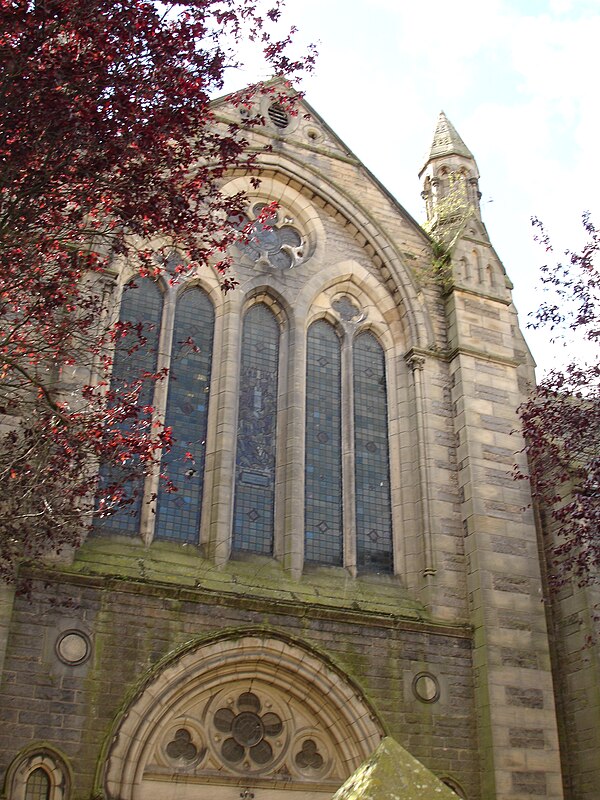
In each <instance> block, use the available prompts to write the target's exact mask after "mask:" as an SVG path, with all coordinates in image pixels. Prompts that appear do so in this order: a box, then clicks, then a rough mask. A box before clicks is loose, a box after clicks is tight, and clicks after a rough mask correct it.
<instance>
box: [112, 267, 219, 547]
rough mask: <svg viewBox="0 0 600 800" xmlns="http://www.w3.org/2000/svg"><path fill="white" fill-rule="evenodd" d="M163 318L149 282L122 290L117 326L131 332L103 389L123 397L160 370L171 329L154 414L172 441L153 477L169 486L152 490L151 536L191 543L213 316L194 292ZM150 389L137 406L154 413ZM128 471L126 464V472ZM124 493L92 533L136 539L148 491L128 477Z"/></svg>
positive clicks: (198, 500) (117, 475)
mask: <svg viewBox="0 0 600 800" xmlns="http://www.w3.org/2000/svg"><path fill="white" fill-rule="evenodd" d="M169 316H170V315H169V314H166V313H165V314H163V295H162V293H161V291H160V288H159V286H158V284H157V283H156V282H154V281H152V280H150V279H149V278H141V279H136V281H135V282H134V283H132V284H130V285H129V286H127V287H125V290H124V291H123V298H122V302H121V312H120V321H121V322H126V323H130V326H131V327H130V330H129V331H128V332H127V334H126V335H125V337H124V338H123V339H121V340H120V342H119V343H118V345H117V347H116V350H115V355H114V362H113V377H112V382H111V389H112V390H113V391H115V392H117V393H119V392H127V391H129V390H130V388H131V385H132V383H133V382H135V381H137V380H139V378H140V376H142V375H143V374H144V373H156V371H157V369H158V368H159V367H160V360H159V352H158V350H159V341H160V338H161V326H162V325H163V324H164V325H167V324H170V323H172V325H173V333H172V337H171V342H170V348H169V349H170V362H169V372H168V389H167V401H166V410H165V409H161V408H160V407H158V408H157V411H158V413H160V412H161V411H163V410H164V411H165V424H166V425H167V426H169V427H172V429H173V431H175V432H176V433H175V437H174V438H175V442H174V444H173V447H172V448H171V450H170V451H169V452H165V453H164V454H163V457H162V463H161V473H162V474H163V476H167V477H168V479H169V482H170V483H167V482H166V481H165V480H161V482H160V484H159V489H158V502H157V512H156V522H155V528H154V536H155V538H159V539H171V540H174V541H179V542H194V543H195V542H197V541H198V538H199V528H200V517H201V511H202V489H203V479H204V467H205V452H206V433H207V421H208V402H209V392H210V375H211V364H212V349H213V333H214V310H213V307H212V303H211V301H210V300H209V298H208V296H207V295H206V293H205V292H204V291H203V290H202V289H200V288H199V287H196V286H194V287H191V288H187V289H185V290H184V291H181V292H180V293H179V296H178V297H177V301H176V304H175V309H174V313H173V314H172V318H171V319H169ZM156 388H157V387H156V384H155V383H154V382H153V381H144V382H143V384H142V390H141V394H140V399H139V405H140V406H142V407H144V406H152V405H155V406H159V405H160V404H159V403H157V402H156V396H155V395H156ZM125 425H126V423H124V424H123V427H125ZM136 467H137V465H136V464H135V462H133V464H132V467H131V469H132V470H133V471H134V472H135V470H136ZM126 470H127V465H125V466H124V468H123V471H122V472H120V471H118V470H115V469H114V468H113V469H111V470H106V469H105V470H102V471H101V474H100V479H101V481H105V482H111V481H113V482H119V481H120V480H123V479H124V478H126V477H127V475H126ZM125 492H126V493H128V494H129V496H130V498H131V503H130V504H129V506H128V507H125V508H124V509H123V510H121V511H120V512H118V513H116V514H115V515H113V516H109V517H107V518H106V519H104V520H100V521H99V523H98V524H97V528H98V529H99V530H100V531H102V532H116V533H121V534H130V535H135V534H138V533H139V532H140V520H141V510H142V506H143V503H144V502H148V501H149V497H148V496H147V495H148V491H146V492H145V491H144V485H143V480H142V479H141V478H139V477H136V478H135V479H134V480H133V481H127V482H126V483H125Z"/></svg>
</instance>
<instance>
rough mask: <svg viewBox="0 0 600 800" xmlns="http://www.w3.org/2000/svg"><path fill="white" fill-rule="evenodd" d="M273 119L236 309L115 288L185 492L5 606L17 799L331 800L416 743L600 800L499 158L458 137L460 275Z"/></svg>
mask: <svg viewBox="0 0 600 800" xmlns="http://www.w3.org/2000/svg"><path fill="white" fill-rule="evenodd" d="M260 102H261V103H262V104H263V105H264V108H262V112H263V113H264V116H265V120H266V124H265V126H264V127H263V128H260V129H254V131H253V132H252V133H251V140H252V144H253V146H255V147H257V148H260V149H261V150H262V148H263V147H264V145H265V144H267V143H269V144H270V145H271V148H270V150H268V151H263V152H261V155H260V157H259V160H260V165H261V173H260V174H261V180H260V185H259V186H258V187H256V186H254V185H253V182H252V180H251V177H252V176H248V175H243V174H233V175H231V176H230V178H229V179H228V181H227V183H226V185H225V191H227V192H231V193H236V192H239V191H244V192H246V193H247V194H248V197H249V199H250V202H249V205H248V209H247V218H246V219H243V220H240V225H248V224H252V223H253V222H254V223H255V224H254V227H253V235H252V236H251V237H250V238H249V239H248V240H247V241H243V242H240V244H239V247H238V248H237V250H236V254H235V266H234V275H235V278H236V279H237V281H238V282H239V285H238V287H237V288H236V289H235V291H233V292H229V293H227V294H223V293H222V292H221V290H220V287H219V280H218V276H217V275H216V274H212V273H210V272H209V271H208V270H205V271H203V272H201V273H198V274H194V275H187V276H186V277H185V278H183V279H181V280H179V281H174V282H172V283H170V282H169V281H168V280H164V281H163V280H158V281H151V280H150V279H144V280H138V281H136V288H135V289H130V290H126V289H125V287H126V286H127V284H128V281H129V280H130V278H131V275H130V274H129V273H127V271H126V270H122V271H119V270H116V271H115V274H114V284H113V291H114V299H115V307H116V308H117V307H118V308H120V315H121V318H122V319H124V320H143V321H144V324H145V325H146V327H147V331H148V339H149V345H148V348H147V353H146V354H145V355H143V356H140V358H143V359H148V362H147V366H148V367H150V368H158V369H160V368H162V367H169V369H170V372H169V379H168V381H162V382H159V383H158V384H157V386H156V389H155V396H154V397H153V398H151V399H152V402H153V404H154V406H155V407H156V408H157V413H159V414H160V415H161V417H162V418H163V419H165V421H166V423H167V424H168V425H172V426H173V429H174V432H175V436H176V437H177V438H178V442H177V444H176V446H175V448H174V449H173V450H172V451H171V452H170V453H169V454H168V455H167V456H165V458H166V459H168V461H169V468H170V471H171V474H173V476H174V478H175V482H176V484H177V485H178V491H177V492H170V493H169V492H167V491H165V489H164V487H163V486H161V485H160V483H159V480H158V476H156V477H155V478H154V479H149V480H148V481H147V485H145V486H144V493H145V497H144V499H141V500H140V502H139V504H138V507H137V508H136V509H134V512H135V513H130V514H127V515H125V516H123V515H115V516H114V517H109V518H108V519H106V520H105V521H103V522H102V524H101V525H99V526H98V528H97V530H95V532H94V533H93V535H91V536H90V537H89V538H88V540H87V541H86V542H85V543H84V545H83V546H82V548H81V549H80V550H79V551H78V552H77V553H75V554H74V556H73V557H72V559H70V560H69V561H68V563H67V562H66V561H62V562H59V563H56V564H54V565H48V566H47V567H44V568H41V567H38V568H37V569H35V570H31V572H30V573H28V574H29V577H31V579H32V586H33V589H32V593H31V595H30V596H29V597H19V596H15V595H14V593H13V592H12V591H11V590H9V589H7V590H5V594H4V603H3V612H2V620H1V627H0V633H1V636H0V644H1V656H2V661H1V662H0V664H1V665H2V674H3V682H2V685H1V687H2V688H1V690H0V719H2V721H3V726H2V729H1V730H0V764H1V769H2V770H3V771H4V776H5V777H4V788H3V791H4V794H3V795H1V796H2V797H5V798H10V800H83V799H84V798H85V799H86V800H87V799H88V798H94V800H99V798H103V799H105V800H141V798H144V800H238V798H242V800H249V798H255V800H289V799H291V798H293V800H320V798H323V800H325V798H331V796H332V795H333V794H334V793H335V791H336V790H337V789H338V788H339V786H340V785H341V784H342V783H343V782H344V781H345V780H346V779H347V778H348V776H349V775H350V774H351V773H352V772H353V771H354V770H355V769H356V768H357V767H358V766H359V765H360V764H361V763H362V762H363V761H364V760H365V759H366V758H367V757H368V756H369V755H370V754H371V753H372V752H373V750H374V749H375V748H376V747H377V745H378V744H379V742H380V741H381V740H382V738H383V737H384V736H387V735H390V736H392V737H394V738H395V739H396V740H397V741H398V742H399V743H400V744H401V745H402V746H403V747H404V748H405V749H406V750H408V751H409V752H410V753H411V754H412V755H413V756H414V757H416V758H417V759H419V760H420V761H421V762H422V763H423V764H424V765H425V766H426V767H428V768H429V769H430V770H431V771H432V772H433V773H434V774H435V775H437V776H438V777H439V778H440V779H441V780H442V781H443V782H444V783H445V784H446V785H447V786H448V787H450V788H451V789H453V790H454V791H455V792H456V794H457V795H458V796H459V797H462V798H464V799H465V800H467V799H468V800H523V799H524V798H530V797H536V796H537V797H543V798H547V799H548V800H559V798H563V797H567V798H573V799H575V798H581V800H592V798H594V797H598V792H600V767H599V762H600V757H599V754H600V743H599V741H598V732H597V730H596V729H597V728H598V727H600V726H599V725H598V721H599V715H600V703H599V701H598V670H599V664H598V659H597V652H596V651H595V650H594V649H593V648H591V649H590V650H589V651H587V653H586V652H583V651H582V649H581V647H580V646H579V643H580V644H583V643H584V638H585V637H584V633H585V631H582V625H583V627H584V628H585V626H586V625H588V624H589V620H590V619H591V616H590V608H591V605H593V599H590V598H589V597H587V596H583V595H582V594H581V592H577V591H575V592H574V593H572V594H571V595H569V596H562V597H559V598H555V599H550V598H549V597H548V596H547V592H546V588H545V580H544V570H545V566H544V565H545V557H544V548H545V544H544V542H545V541H546V542H547V541H548V536H550V534H547V536H546V539H544V534H543V532H542V530H541V527H540V524H539V520H538V519H536V517H535V515H534V511H533V509H532V506H531V496H530V494H529V488H528V485H527V483H526V482H525V481H518V482H515V481H514V480H513V478H512V469H513V464H515V463H520V464H521V466H522V467H523V468H524V469H525V464H524V456H523V454H522V447H523V443H522V440H521V439H520V437H519V434H518V427H519V425H518V417H517V413H516V409H517V407H518V406H519V404H520V402H521V401H522V400H523V399H524V397H525V396H526V393H527V387H528V386H529V385H530V383H531V382H532V381H533V363H532V359H531V356H530V354H529V352H528V350H527V346H526V344H525V343H524V339H523V336H522V334H521V332H520V329H519V324H518V320H517V315H516V311H515V308H514V306H513V304H512V300H511V284H510V281H509V279H508V277H507V275H506V273H505V271H504V268H503V266H502V264H501V262H500V261H499V259H498V257H497V255H496V253H495V251H494V249H493V247H492V245H491V243H490V241H489V238H488V235H487V232H486V230H485V227H484V225H483V222H482V220H481V215H480V209H479V196H480V195H479V187H478V181H479V174H478V171H477V165H476V162H475V159H474V158H473V155H472V154H471V152H470V151H469V150H468V148H467V147H466V145H465V144H464V142H463V141H462V139H461V138H460V137H459V135H458V133H457V132H456V130H455V129H454V128H453V126H452V124H451V123H450V122H449V121H448V119H447V118H446V117H445V116H444V115H443V114H442V115H440V118H439V120H438V124H437V128H436V131H435V136H434V141H433V144H432V147H431V149H430V152H429V155H428V158H427V160H426V163H425V164H424V166H423V169H422V170H421V174H420V176H421V179H422V182H423V196H424V199H425V203H426V208H427V215H428V219H429V223H430V225H431V226H432V227H433V229H434V230H437V231H444V232H445V234H446V235H447V247H446V248H444V249H440V247H439V245H436V244H435V242H434V239H432V238H431V237H430V236H429V235H428V234H427V233H426V232H425V231H424V230H423V228H421V227H420V226H419V225H418V224H417V223H416V222H415V221H414V220H413V219H412V218H411V217H410V215H409V214H408V213H407V212H406V211H405V210H404V209H403V208H402V207H401V206H400V205H399V204H398V202H397V201H396V200H395V199H394V198H393V197H392V196H391V195H390V194H389V193H388V192H387V191H386V190H385V188H384V187H382V186H381V185H380V184H379V183H378V181H377V180H376V179H375V178H374V177H373V176H372V175H371V174H370V173H369V172H368V171H367V170H366V169H365V167H364V166H363V165H362V164H361V163H360V162H359V161H358V160H357V159H356V157H355V156H354V155H353V154H352V153H351V152H350V151H349V150H348V149H347V148H346V147H345V145H344V144H343V142H341V141H340V140H339V139H338V137H337V136H336V135H335V134H334V133H333V132H332V131H331V129H330V128H329V127H328V126H327V125H326V123H325V122H324V121H323V120H322V119H321V118H320V117H319V115H318V114H317V113H316V112H315V111H313V110H312V109H310V107H308V106H307V105H306V104H305V103H304V104H303V106H302V108H301V112H300V113H299V114H298V115H297V116H292V115H290V114H289V113H288V112H287V111H286V109H285V108H283V107H281V106H280V105H278V104H277V103H274V102H273V101H270V100H269V98H268V97H263V98H261V100H260ZM219 113H220V114H222V117H223V120H224V121H226V120H227V119H228V117H230V116H231V115H233V114H237V113H238V112H237V111H236V110H235V109H232V108H230V107H228V106H227V105H226V104H225V105H223V106H222V107H221V109H220V111H219ZM273 203H276V206H273V207H272V208H271V204H273ZM448 237H449V238H448ZM173 263H176V256H175V255H174V258H173ZM172 266H173V264H171V265H169V264H167V271H168V269H169V267H172ZM190 339H193V342H194V346H193V347H191V346H190V345H189V341H190ZM127 366H128V365H127V358H126V356H124V355H123V356H121V355H120V354H119V353H117V354H116V356H115V375H116V378H117V379H118V378H119V377H123V376H126V373H127ZM138 366H139V364H138ZM144 366H146V362H144ZM546 546H547V545H546ZM544 600H546V602H543V601H544ZM581 620H584V621H585V624H584V623H583V622H581ZM569 626H570V627H569ZM586 630H587V628H586ZM563 634H564V635H563ZM561 637H562V638H561ZM559 639H560V641H559ZM586 659H587V660H586ZM594 659H596V660H595V661H594Z"/></svg>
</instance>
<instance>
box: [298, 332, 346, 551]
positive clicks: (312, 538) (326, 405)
mask: <svg viewBox="0 0 600 800" xmlns="http://www.w3.org/2000/svg"><path fill="white" fill-rule="evenodd" d="M341 400H342V388H341V352H340V342H339V339H338V337H337V334H336V332H335V330H334V328H333V326H332V325H330V324H329V323H328V322H325V320H319V321H318V322H315V323H313V324H312V325H311V326H310V328H309V331H308V337H307V353H306V447H305V459H306V460H305V470H306V472H305V478H304V480H305V506H306V510H305V520H304V531H305V533H304V558H305V560H306V561H309V562H311V561H312V562H315V563H318V564H330V565H336V566H341V564H342V560H343V528H342V427H341Z"/></svg>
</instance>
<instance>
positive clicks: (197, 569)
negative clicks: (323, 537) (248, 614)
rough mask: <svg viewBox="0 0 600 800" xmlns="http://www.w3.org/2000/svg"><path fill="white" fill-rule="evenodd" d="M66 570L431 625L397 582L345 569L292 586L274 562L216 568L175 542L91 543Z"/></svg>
mask: <svg viewBox="0 0 600 800" xmlns="http://www.w3.org/2000/svg"><path fill="white" fill-rule="evenodd" d="M68 569H69V570H70V571H73V572H78V573H83V574H87V575H103V576H112V577H123V578H128V579H130V580H137V581H140V582H143V583H149V584H152V583H159V584H175V585H177V586H178V587H184V588H185V587H187V588H197V589H202V590H205V591H209V592H216V593H219V594H220V595H222V596H223V597H227V596H229V597H235V596H243V597H258V598H263V599H265V600H273V601H280V600H284V601H290V602H299V603H302V604H303V605H308V606H315V607H319V606H321V607H322V606H326V607H329V608H331V607H333V608H340V609H341V608H343V609H351V610H355V611H367V612H371V613H379V614H388V615H393V616H394V617H403V618H408V619H413V620H428V614H427V612H426V611H425V609H424V608H423V606H422V605H421V604H420V603H418V602H416V601H415V600H413V599H411V598H410V597H409V596H408V594H407V592H406V590H405V589H404V587H403V586H402V584H401V582H400V580H399V579H398V578H396V577H395V576H389V575H384V576H382V575H369V576H364V577H359V578H353V577H352V576H351V575H349V573H348V572H347V571H346V570H345V569H341V568H321V569H313V570H310V571H308V572H306V573H305V574H304V575H302V578H301V579H300V580H294V579H293V578H292V577H291V576H290V575H289V574H288V573H287V572H286V571H285V570H284V569H283V567H282V565H281V564H280V562H278V561H276V560H275V559H272V558H263V557H259V556H255V557H246V558H244V559H240V560H237V559H236V560H230V561H229V562H228V563H227V564H225V565H224V566H223V567H221V568H217V567H216V566H215V565H214V564H213V563H212V562H210V561H208V560H207V559H205V558H202V556H201V555H200V553H199V551H198V549H197V548H195V547H191V546H186V545H178V544H175V543H172V542H160V541H158V542H154V543H153V544H152V545H150V546H149V547H146V546H145V545H144V544H143V543H142V542H141V541H140V540H135V539H125V538H124V537H112V538H108V537H93V538H90V539H89V540H88V541H87V542H86V543H85V544H84V545H83V547H81V548H80V550H79V551H78V552H77V555H76V558H75V561H74V563H73V564H72V565H71V566H70V567H69V568H68Z"/></svg>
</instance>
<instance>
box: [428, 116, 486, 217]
mask: <svg viewBox="0 0 600 800" xmlns="http://www.w3.org/2000/svg"><path fill="white" fill-rule="evenodd" d="M419 177H420V178H423V192H422V197H423V199H424V200H425V205H426V208H427V222H428V223H429V224H430V225H431V226H435V225H437V224H447V223H453V222H455V221H457V220H459V219H463V218H465V216H471V215H472V214H473V215H475V216H476V217H477V218H478V219H481V209H480V207H479V200H480V198H481V192H480V191H479V170H478V169H477V164H476V162H475V158H474V157H473V154H472V153H471V151H470V150H469V148H468V147H467V146H466V144H465V143H464V142H463V140H462V139H461V138H460V136H459V135H458V133H457V131H456V128H455V127H454V125H453V124H452V123H451V122H450V120H449V119H448V118H447V117H446V115H445V114H444V112H443V111H441V112H440V116H439V117H438V121H437V125H436V128H435V133H434V135H433V143H432V145H431V149H430V151H429V155H428V156H427V159H426V161H425V164H424V166H423V168H422V169H421V171H420V172H419Z"/></svg>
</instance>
